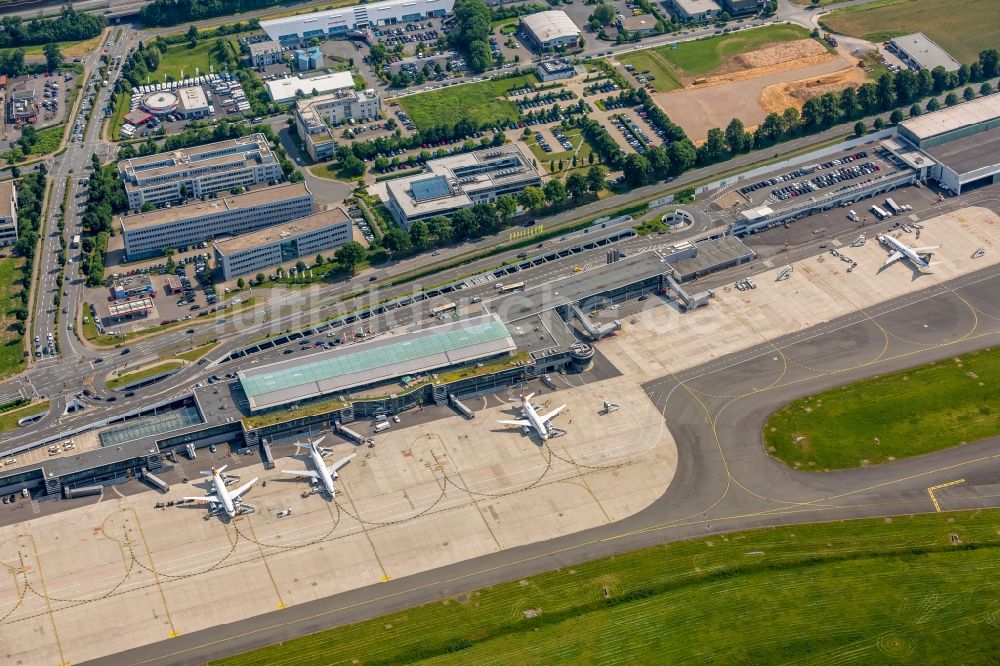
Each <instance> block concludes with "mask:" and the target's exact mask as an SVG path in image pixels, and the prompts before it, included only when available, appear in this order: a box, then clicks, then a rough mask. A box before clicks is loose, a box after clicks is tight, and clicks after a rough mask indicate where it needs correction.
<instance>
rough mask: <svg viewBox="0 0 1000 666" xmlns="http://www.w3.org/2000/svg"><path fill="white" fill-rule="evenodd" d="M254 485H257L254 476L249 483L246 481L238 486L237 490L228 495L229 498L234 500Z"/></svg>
mask: <svg viewBox="0 0 1000 666" xmlns="http://www.w3.org/2000/svg"><path fill="white" fill-rule="evenodd" d="M255 483H257V477H256V476H255V477H254V478H252V479H250V480H249V481H247V482H246V483H244V484H243V485H242V486H240V487H239V488H237V489H236V490H234V491H233V492H231V493H229V496H230V497H232V498H233V499H236V498H238V497H239V496H240V495H242V494H243V493H245V492H246V491H248V490H250V486H252V485H253V484H255Z"/></svg>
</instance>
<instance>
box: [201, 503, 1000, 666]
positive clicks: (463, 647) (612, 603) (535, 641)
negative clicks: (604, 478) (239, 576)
mask: <svg viewBox="0 0 1000 666" xmlns="http://www.w3.org/2000/svg"><path fill="white" fill-rule="evenodd" d="M952 535H954V537H955V538H957V540H958V542H959V544H958V545H953V541H952ZM998 547H1000V511H997V510H988V511H983V512H969V513H955V514H930V515H922V516H910V517H902V518H894V519H892V520H891V521H890V520H888V519H877V520H865V521H851V522H837V523H828V524H820V525H802V526H795V527H783V528H774V529H764V530H757V531H753V532H742V533H737V534H730V535H726V536H714V537H710V538H701V539H696V540H693V541H686V542H680V543H674V544H669V545H664V546H659V547H654V548H648V549H644V550H639V551H635V552H632V553H626V554H623V555H618V556H615V557H614V558H609V559H602V560H597V561H594V562H589V563H585V564H581V565H576V566H572V567H563V568H561V569H559V570H557V571H553V572H549V573H546V574H542V575H539V576H534V577H531V578H527V579H523V580H520V581H516V582H513V583H506V584H500V585H495V586H492V587H489V588H486V589H482V590H478V591H474V592H471V593H469V594H462V595H459V596H457V597H456V598H450V599H447V600H444V601H441V602H436V603H431V604H427V605H425V606H421V607H418V608H415V609H411V610H407V611H403V612H400V613H394V614H392V615H388V616H384V617H380V618H377V619H374V620H371V621H367V622H360V623H357V624H354V625H351V626H346V627H341V628H337V629H333V630H330V631H326V632H323V633H318V634H314V635H312V636H308V637H305V638H302V639H298V640H292V641H287V642H285V643H282V644H281V645H276V646H273V647H270V648H266V649H263V650H258V651H255V652H251V653H248V654H246V655H242V656H238V657H234V658H230V659H226V660H222V661H219V662H214V663H215V664H219V665H223V664H224V665H225V666H237V665H238V666H244V665H246V666H249V665H264V664H268V665H270V664H297V665H311V664H324V665H327V664H362V665H364V666H370V665H372V664H403V663H413V662H416V661H421V663H428V664H436V665H441V664H476V665H477V666H480V665H488V664H498V665H499V664H652V663H657V664H681V663H698V664H704V663H716V664H733V663H740V664H774V663H837V664H842V663H857V664H887V663H913V664H918V663H919V664H924V663H943V662H949V663H950V662H951V661H952V660H955V661H956V663H958V662H961V663H986V662H990V661H991V660H992V659H993V658H994V657H995V655H996V653H997V650H998V649H1000V631H997V624H998V619H1000V618H998V614H1000V606H998V602H997V598H998V595H997V592H996V589H997V588H996V582H995V580H996V576H997V574H1000V557H998V556H997V555H998ZM530 615H534V616H535V617H529V616H530ZM277 621H280V620H278V619H276V622H277Z"/></svg>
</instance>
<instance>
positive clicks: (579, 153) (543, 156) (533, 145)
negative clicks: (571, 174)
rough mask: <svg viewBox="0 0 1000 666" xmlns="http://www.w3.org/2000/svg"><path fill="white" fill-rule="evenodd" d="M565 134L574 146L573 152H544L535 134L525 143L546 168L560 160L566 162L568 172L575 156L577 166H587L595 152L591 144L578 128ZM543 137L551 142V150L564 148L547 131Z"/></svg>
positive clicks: (566, 131)
mask: <svg viewBox="0 0 1000 666" xmlns="http://www.w3.org/2000/svg"><path fill="white" fill-rule="evenodd" d="M546 129H547V128H546ZM563 134H565V135H566V138H567V139H569V142H570V144H571V145H572V146H573V150H563V151H560V152H552V153H547V152H545V151H544V150H542V147H541V146H539V145H538V141H537V140H536V139H535V135H534V134H532V135H531V136H530V137H528V139H527V140H526V141H525V143H526V144H527V145H528V148H529V149H530V150H531V154H532V155H534V156H535V159H536V160H538V163H539V164H545V165H546V168H547V167H548V164H549V162H551V161H556V162H558V161H559V160H562V161H563V162H564V164H563V166H564V167H565V169H564V170H568V169H569V168H570V167H571V166H572V162H573V155H576V162H577V166H579V165H581V164H583V165H586V164H587V157H588V156H589V155H590V153H591V152H593V148H592V147H591V145H590V142H589V141H587V140H585V139H584V138H583V135H582V134H580V130H579V129H576V128H573V129H568V130H565V131H563ZM543 136H544V137H545V138H546V139H548V140H549V147H550V148H555V147H559V148H562V146H561V145H559V144H558V143H556V141H555V139H554V138H552V136H551V132H548V131H546V132H545V134H543Z"/></svg>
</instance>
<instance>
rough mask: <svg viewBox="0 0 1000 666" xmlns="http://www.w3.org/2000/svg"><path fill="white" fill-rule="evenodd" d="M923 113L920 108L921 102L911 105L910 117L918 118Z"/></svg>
mask: <svg viewBox="0 0 1000 666" xmlns="http://www.w3.org/2000/svg"><path fill="white" fill-rule="evenodd" d="M921 113H923V112H922V111H921V110H920V105H919V104H914V105H913V106H911V107H910V117H911V118H916V117H917V116H919V115H920V114H921Z"/></svg>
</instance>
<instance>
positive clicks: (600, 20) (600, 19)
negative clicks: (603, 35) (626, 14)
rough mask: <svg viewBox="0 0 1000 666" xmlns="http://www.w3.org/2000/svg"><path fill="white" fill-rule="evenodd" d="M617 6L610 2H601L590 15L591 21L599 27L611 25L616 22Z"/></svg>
mask: <svg viewBox="0 0 1000 666" xmlns="http://www.w3.org/2000/svg"><path fill="white" fill-rule="evenodd" d="M616 14H617V12H616V11H615V6H614V5H613V4H611V3H610V2H601V3H599V4H598V5H597V6H596V7H594V12H593V13H592V14H591V15H590V18H591V20H594V21H596V22H597V25H598V27H601V26H604V25H611V22H612V21H614V20H615V15H616Z"/></svg>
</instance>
